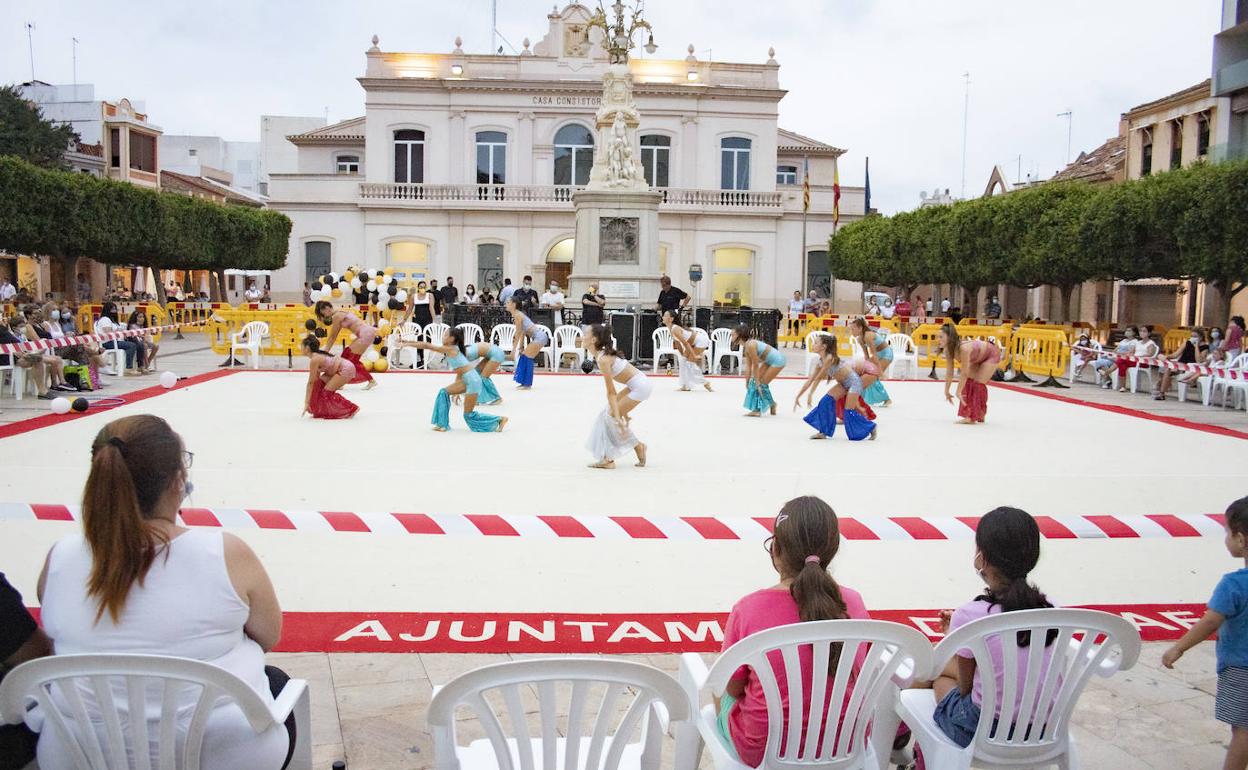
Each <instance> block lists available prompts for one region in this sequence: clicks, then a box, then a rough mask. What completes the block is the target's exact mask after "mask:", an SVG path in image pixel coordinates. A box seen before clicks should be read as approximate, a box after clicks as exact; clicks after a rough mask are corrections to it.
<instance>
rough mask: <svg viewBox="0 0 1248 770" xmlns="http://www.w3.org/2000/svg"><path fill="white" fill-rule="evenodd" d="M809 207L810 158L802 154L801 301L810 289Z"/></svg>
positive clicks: (804, 299)
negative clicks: (807, 235) (808, 250)
mask: <svg viewBox="0 0 1248 770" xmlns="http://www.w3.org/2000/svg"><path fill="white" fill-rule="evenodd" d="M809 209H810V158H809V156H806V155H803V156H802V301H803V302H805V301H806V294H807V292H809V291H810V289H809V288H808V282H809V281H810V265H809V264H808V263H809V260H810V256H809V255H808V254H807V253H806V214H807V211H809Z"/></svg>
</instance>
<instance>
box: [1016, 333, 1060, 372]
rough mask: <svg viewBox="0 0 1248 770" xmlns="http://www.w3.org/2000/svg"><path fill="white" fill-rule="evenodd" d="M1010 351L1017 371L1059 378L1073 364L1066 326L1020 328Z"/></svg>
mask: <svg viewBox="0 0 1248 770" xmlns="http://www.w3.org/2000/svg"><path fill="white" fill-rule="evenodd" d="M1008 350H1009V353H1010V355H1009V360H1010V364H1011V365H1012V366H1013V367H1014V370H1015V371H1022V372H1026V373H1027V374H1038V375H1041V376H1045V377H1048V376H1053V377H1057V376H1059V375H1062V374H1064V373H1065V372H1066V370H1067V365H1068V364H1069V363H1070V343H1069V341H1068V340H1067V336H1066V332H1065V330H1063V329H1036V328H1025V327H1024V328H1020V329H1019V330H1018V331H1016V332H1015V333H1014V336H1013V338H1012V339H1011V341H1010V347H1009V348H1008Z"/></svg>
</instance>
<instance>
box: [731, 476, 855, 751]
mask: <svg viewBox="0 0 1248 770" xmlns="http://www.w3.org/2000/svg"><path fill="white" fill-rule="evenodd" d="M772 532H773V534H772V536H771V537H769V538H768V539H767V541H766V547H767V552H768V554H769V555H770V557H771V564H772V566H773V567H775V570H776V572H777V573H779V575H780V581H779V582H778V583H776V584H775V585H774V586H771V587H769V588H764V589H762V590H759V591H755V592H754V593H752V594H749V595H748V596H746V597H744V598H743V599H741V600H740V601H738V602H737V603H736V604H735V605H734V606H733V608H732V613H731V614H729V616H728V624H727V627H726V628H725V630H724V646H723V649H725V650H726V649H728V648H729V647H731V646H732V645H733V644H735V643H737V642H738V641H740V640H741V639H744V638H745V637H747V636H749V635H750V634H755V633H758V632H759V631H763V630H766V629H768V628H774V627H775V626H784V625H789V624H792V623H798V622H804V621H811V620H834V619H838V618H855V619H860V620H865V619H868V618H869V617H870V615H868V614H867V608H866V606H865V605H864V604H863V603H862V597H861V596H859V595H858V592H857V591H855V590H853V589H852V588H846V587H845V586H842V585H838V584H837V582H836V581H835V580H833V579H832V575H831V574H830V573H829V572H828V567H829V566H831V564H832V559H833V558H834V557H835V556H836V552H837V550H838V549H839V548H840V545H841V535H840V530H839V526H838V523H837V519H836V513H835V512H833V510H832V508H831V506H829V505H828V504H827V503H825V502H824V501H823V500H820V499H819V498H818V497H798V498H796V499H793V500H790V501H789V502H787V503H785V504H784V507H783V508H781V509H780V513H779V515H777V516H776V521H775V524H774V526H773V528H772ZM865 653H866V650H865V648H864V649H862V650H861V652H860V655H865ZM839 654H840V650H839V649H837V650H836V651H835V655H837V656H839ZM798 657H799V660H800V661H801V667H802V672H803V677H802V680H803V681H810V678H811V676H813V674H812V671H813V661H812V660H811V650H810V648H809V647H804V648H802V649H801V651H800V652H799V655H798ZM861 662H862V661H861V660H858V661H856V664H861ZM771 665H772V667H773V668H774V669H775V672H776V680H777V685H778V687H779V690H780V698H781V700H782V701H783V702H784V704H785V705H784V706H783V708H782V711H783V712H784V713H785V714H786V715H787V714H788V713H789V711H788V699H789V691H788V678H787V677H786V676H785V673H784V663H783V660H782V659H781V656H780V654H779V653H774V654H772V656H771ZM828 671H829V672H832V674H833V675H835V672H836V661H835V660H834V661H832V662H831V663H830V664H829V666H828ZM830 680H831V677H829V681H830ZM831 691H832V687H831V686H829V687H828V688H827V692H828V693H829V696H830V694H831ZM846 697H847V698H848V694H847V696H846ZM715 705H716V709H717V710H718V712H719V728H720V731H721V733H723V736H724V738H725V740H726V742H727V744H728V745H729V746H731V747H732V748H734V749H735V750H736V754H737V756H738V757H739V758H740V760H741V761H742V762H744V763H746V764H748V765H750V766H751V767H758V766H759V764H761V763H762V761H763V754H764V750H765V749H766V748H767V701H766V696H765V695H764V694H763V686H762V683H761V682H760V680H759V678H758V676H757V675H756V674H755V673H754V671H753V669H751V668H749V667H748V666H742V667H741V668H740V669H739V670H738V671H737V672H736V673H735V674H734V675H733V677H732V678H731V679H729V680H728V687H727V689H726V690H725V691H724V696H723V697H722V698H720V699H718V701H717V703H716V704H715ZM804 710H805V711H807V712H809V710H810V704H809V703H807V704H805V706H804ZM787 729H788V723H787V720H786V723H785V731H783V732H782V735H787Z"/></svg>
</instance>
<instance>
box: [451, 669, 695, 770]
mask: <svg viewBox="0 0 1248 770" xmlns="http://www.w3.org/2000/svg"><path fill="white" fill-rule="evenodd" d="M604 690H605V692H604V693H603V694H602V695H601V696H599V695H598V693H599V691H604ZM534 695H536V698H537V701H538V720H537V721H538V725H537V728H538V729H537V733H536V734H533V731H532V730H531V729H530V724H529V720H528V718H527V716H526V713H525V712H526V709H525V706H524V703H523V701H522V698H525V697H526V696H527V697H528V698H532V697H533V696H534ZM563 699H566V701H565V702H566V705H567V714H568V718H567V724H566V726H565V725H564V724H563V722H562V720H560V719H558V717H557V715H558V714H559V713H560V711H561V710H560V709H559V703H560V701H561V700H563ZM491 701H493V702H494V703H501V708H498V709H497V710H496V708H495V707H494V706H493V705H492V703H491ZM461 708H462V709H466V710H468V711H470V712H471V713H472V715H473V716H474V717H475V718H476V719H477V721H479V722H480V725H481V728H482V729H483V730H484V732H485V735H486V737H485V738H483V739H480V740H476V741H473V742H471V743H469V744H468V745H467V746H460V745H458V741H457V740H456V711H457V709H461ZM504 714H505V715H506V720H507V724H508V727H509V730H508V731H505V728H504V726H503V720H502V719H500V717H501V716H503V715H504ZM621 714H622V716H621ZM692 714H693V704H691V703H690V702H689V701H688V699H687V697H686V695H685V693H684V692H683V691H682V690H681V689H680V686H679V685H678V684H676V682H675V680H673V679H672V678H671V677H669V676H668V675H667V674H665V673H663V672H662V671H659V670H657V669H654V668H651V667H650V666H646V665H643V664H641V663H633V662H629V661H623V660H612V659H608V658H574V657H558V658H539V659H534V660H514V661H509V662H506V663H498V664H495V665H491V666H484V667H482V668H478V669H476V670H474V671H469V672H468V673H466V674H464V675H462V676H459V677H456V678H455V679H454V680H452V681H451V682H450V683H449V684H447V685H446V686H445V687H440V688H437V689H436V690H435V691H434V694H433V700H431V701H430V703H429V710H428V715H427V719H428V723H429V731H430V733H431V734H432V736H433V766H434V768H435V770H516V768H517V767H519V768H521V770H534V768H536V767H540V768H542V770H582V769H583V770H617V769H618V768H630V769H632V768H636V769H637V770H658V769H659V762H660V759H661V755H662V737H663V735H662V734H663V732H664V728H665V726H667V725H668V724H670V726H671V727H672V728H674V729H675V731H676V735H677V738H678V741H677V748H676V752H675V753H676V757H675V763H674V764H675V767H677V768H687V767H693V765H692V764H689V763H688V762H686V761H684V757H683V756H682V752H685V751H690V750H691V747H692V742H691V741H690V740H689V738H690V736H692V733H693V730H692V726H691V725H690V724H689V719H690V717H691V716H692ZM586 717H588V718H589V724H588V725H586V724H585V722H586ZM643 718H644V722H643ZM616 724H618V727H617V728H616V730H615V732H614V733H612V732H611V727H612V726H613V725H616ZM587 727H588V729H586V728H587ZM638 727H640V732H641V734H640V739H639V740H638V741H635V742H630V739H631V738H632V737H633V735H634V733H636V732H637V731H638ZM561 733H562V734H561Z"/></svg>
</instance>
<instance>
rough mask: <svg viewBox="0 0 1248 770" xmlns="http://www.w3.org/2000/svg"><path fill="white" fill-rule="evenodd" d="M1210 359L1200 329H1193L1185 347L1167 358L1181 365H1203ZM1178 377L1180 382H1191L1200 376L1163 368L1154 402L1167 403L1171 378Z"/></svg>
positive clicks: (1195, 373) (1194, 373)
mask: <svg viewBox="0 0 1248 770" xmlns="http://www.w3.org/2000/svg"><path fill="white" fill-rule="evenodd" d="M1208 357H1209V346H1208V345H1206V344H1205V335H1204V334H1203V333H1201V331H1200V329H1192V335H1191V337H1189V338H1188V339H1187V341H1186V342H1184V343H1183V347H1181V348H1179V350H1178V351H1177V352H1175V353H1174V355H1171V356H1167V357H1166V358H1167V360H1170V361H1177V362H1178V363H1180V364H1203V363H1204V362H1205V360H1206V359H1207V358H1208ZM1175 376H1177V377H1178V380H1179V382H1191V381H1193V380H1195V379H1196V378H1197V377H1199V376H1200V375H1199V374H1198V373H1197V372H1186V371H1182V370H1175V369H1168V368H1165V367H1163V368H1162V370H1161V378H1160V379H1159V380H1158V382H1157V392H1156V393H1154V394H1153V400H1154V401H1165V400H1166V391H1167V390H1169V389H1170V378H1171V377H1175Z"/></svg>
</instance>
